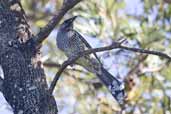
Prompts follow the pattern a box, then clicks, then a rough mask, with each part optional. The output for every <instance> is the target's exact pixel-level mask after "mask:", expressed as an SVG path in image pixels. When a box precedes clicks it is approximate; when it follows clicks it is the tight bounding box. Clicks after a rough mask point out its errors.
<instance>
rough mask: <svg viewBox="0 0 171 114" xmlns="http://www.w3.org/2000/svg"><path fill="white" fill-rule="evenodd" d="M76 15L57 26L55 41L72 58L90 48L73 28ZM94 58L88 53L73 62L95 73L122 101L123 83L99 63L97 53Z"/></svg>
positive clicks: (123, 93)
mask: <svg viewBox="0 0 171 114" xmlns="http://www.w3.org/2000/svg"><path fill="white" fill-rule="evenodd" d="M76 17H77V16H74V17H72V18H70V19H67V20H65V21H64V22H63V23H62V24H61V25H60V27H59V30H58V33H57V37H56V41H57V47H58V48H59V49H60V50H61V51H63V52H64V53H65V54H66V56H67V57H68V58H69V59H72V58H73V57H75V56H76V55H78V54H79V53H80V52H83V51H84V50H86V49H90V48H91V46H90V45H89V43H88V42H87V41H86V40H85V39H84V38H83V37H82V36H81V35H80V34H79V33H78V32H77V31H76V30H74V29H73V22H74V20H75V19H76ZM93 54H94V56H95V58H93V57H91V56H90V55H86V56H83V57H81V58H79V59H78V60H77V61H76V62H75V64H78V65H81V66H82V67H84V68H85V69H86V70H88V71H89V72H91V73H93V74H95V75H96V76H97V77H98V78H99V79H100V81H101V82H102V83H103V84H104V85H105V86H106V87H107V88H108V89H109V91H110V92H111V94H112V95H113V97H114V98H115V99H116V100H117V102H118V103H119V104H123V103H124V98H125V91H124V86H123V84H122V83H121V82H120V81H119V80H117V79H116V78H115V77H114V76H112V75H111V74H110V73H109V72H108V71H107V70H106V69H105V68H104V67H103V65H102V64H101V62H100V60H99V59H98V57H97V55H96V54H95V53H93Z"/></svg>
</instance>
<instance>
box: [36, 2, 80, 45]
mask: <svg viewBox="0 0 171 114" xmlns="http://www.w3.org/2000/svg"><path fill="white" fill-rule="evenodd" d="M80 1H81V0H64V3H63V5H62V7H61V9H59V11H58V12H57V13H56V15H54V16H53V17H52V19H51V20H50V21H49V22H48V24H47V25H46V26H45V27H44V28H42V29H41V30H40V32H39V33H38V34H37V35H36V38H35V42H36V44H38V45H39V44H41V43H42V42H43V41H44V40H45V39H46V38H47V37H48V36H49V34H50V33H51V31H52V30H53V29H54V28H55V26H56V25H57V24H58V23H59V21H60V20H61V19H62V17H63V16H64V15H65V14H66V13H67V12H68V10H70V9H72V8H73V7H74V6H75V5H76V4H77V3H79V2H80Z"/></svg>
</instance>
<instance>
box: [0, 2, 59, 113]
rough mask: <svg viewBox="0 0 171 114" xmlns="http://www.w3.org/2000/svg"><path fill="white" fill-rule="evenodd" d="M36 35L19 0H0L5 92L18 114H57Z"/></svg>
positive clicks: (1, 56) (3, 89)
mask: <svg viewBox="0 0 171 114" xmlns="http://www.w3.org/2000/svg"><path fill="white" fill-rule="evenodd" d="M33 38H34V35H33V34H32V33H31V32H30V27H29V25H28V24H27V21H26V19H25V14H24V10H23V9H22V7H21V6H20V4H19V2H18V0H0V65H1V66H2V69H3V72H4V79H3V85H2V89H1V90H2V93H3V95H4V97H5V99H6V100H7V102H8V103H9V104H10V105H11V107H12V109H13V112H14V114H57V106H56V102H55V100H54V97H53V96H52V95H50V94H49V92H48V86H47V82H46V77H45V74H44V70H43V68H42V67H41V66H42V65H41V62H40V60H39V58H40V52H39V49H38V48H37V47H36V46H35V43H34V41H33ZM1 82H2V80H1Z"/></svg>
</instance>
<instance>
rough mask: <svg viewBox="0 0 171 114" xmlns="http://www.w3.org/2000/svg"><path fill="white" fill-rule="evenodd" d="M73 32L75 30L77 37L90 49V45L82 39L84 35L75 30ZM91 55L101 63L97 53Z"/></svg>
mask: <svg viewBox="0 0 171 114" xmlns="http://www.w3.org/2000/svg"><path fill="white" fill-rule="evenodd" d="M75 32H76V34H77V35H79V36H78V37H77V38H80V39H81V41H82V42H83V43H84V44H85V45H86V47H87V48H88V49H92V47H91V45H90V44H89V43H88V42H87V41H86V40H85V39H84V37H83V36H82V35H81V34H80V33H78V32H77V31H75ZM93 55H94V56H95V58H96V59H97V60H98V61H99V63H100V64H102V63H101V61H100V59H99V57H98V56H97V54H96V53H95V52H94V53H93Z"/></svg>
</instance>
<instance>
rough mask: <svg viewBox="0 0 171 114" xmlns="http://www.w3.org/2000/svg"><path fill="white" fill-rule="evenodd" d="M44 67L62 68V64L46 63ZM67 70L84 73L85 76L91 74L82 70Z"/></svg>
mask: <svg viewBox="0 0 171 114" xmlns="http://www.w3.org/2000/svg"><path fill="white" fill-rule="evenodd" d="M43 66H45V67H50V68H60V67H61V64H59V63H55V62H44V63H43ZM66 70H67V71H75V72H78V73H83V74H85V75H88V74H89V72H87V71H84V70H81V69H75V68H67V69H66ZM66 73H67V72H66Z"/></svg>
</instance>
